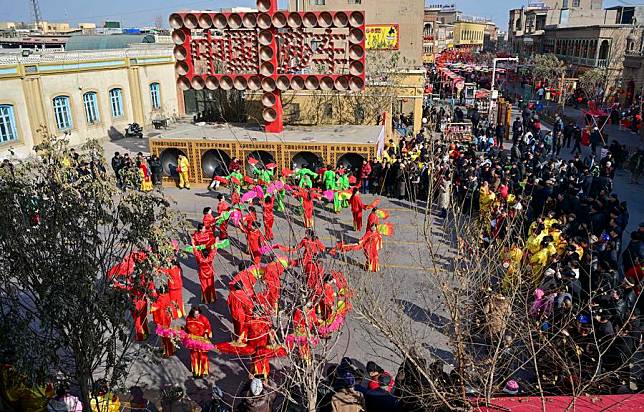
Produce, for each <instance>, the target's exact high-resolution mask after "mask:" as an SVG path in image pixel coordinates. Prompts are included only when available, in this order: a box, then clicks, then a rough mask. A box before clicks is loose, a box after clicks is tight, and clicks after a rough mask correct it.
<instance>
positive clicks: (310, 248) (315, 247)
mask: <svg viewBox="0 0 644 412" xmlns="http://www.w3.org/2000/svg"><path fill="white" fill-rule="evenodd" d="M299 249H304V250H303V253H302V261H303V262H304V263H306V262H307V261H309V260H311V259H313V258H314V257H316V256H318V255H320V254H322V253H323V252H324V251H325V250H326V247H325V246H324V243H322V241H320V239H319V238H318V237H317V236H316V235H315V232H313V230H312V229H307V230H306V232H305V234H304V238H303V239H302V240H301V241H300V243H298V244H297V246H296V247H295V249H294V250H293V251H297V250H299Z"/></svg>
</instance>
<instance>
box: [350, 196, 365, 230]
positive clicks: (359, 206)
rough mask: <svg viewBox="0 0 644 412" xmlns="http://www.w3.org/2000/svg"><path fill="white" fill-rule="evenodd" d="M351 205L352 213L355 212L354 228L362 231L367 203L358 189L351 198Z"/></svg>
mask: <svg viewBox="0 0 644 412" xmlns="http://www.w3.org/2000/svg"><path fill="white" fill-rule="evenodd" d="M349 205H351V214H353V230H357V231H360V230H362V211H363V210H365V205H364V203H362V199H360V196H359V195H358V191H357V190H356V191H355V192H354V193H353V195H352V196H351V198H349Z"/></svg>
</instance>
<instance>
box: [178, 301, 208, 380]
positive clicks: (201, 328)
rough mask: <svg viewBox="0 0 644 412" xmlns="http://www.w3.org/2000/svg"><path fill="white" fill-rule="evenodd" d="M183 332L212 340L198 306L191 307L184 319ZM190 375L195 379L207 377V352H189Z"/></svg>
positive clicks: (206, 320)
mask: <svg viewBox="0 0 644 412" xmlns="http://www.w3.org/2000/svg"><path fill="white" fill-rule="evenodd" d="M184 329H185V331H186V332H188V333H189V334H190V335H193V336H194V337H196V338H203V339H210V338H212V328H211V327H210V321H209V320H208V318H207V317H205V316H204V315H202V314H201V311H200V309H199V307H198V306H193V307H192V309H190V313H189V314H188V317H187V318H186V326H185V327H184ZM190 363H191V365H192V375H193V376H194V377H196V378H198V377H201V376H208V372H209V370H208V352H203V351H198V350H190Z"/></svg>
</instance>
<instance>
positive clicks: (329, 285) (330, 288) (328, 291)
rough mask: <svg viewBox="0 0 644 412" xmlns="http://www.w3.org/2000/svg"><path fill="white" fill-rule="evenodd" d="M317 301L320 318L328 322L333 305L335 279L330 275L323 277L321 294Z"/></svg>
mask: <svg viewBox="0 0 644 412" xmlns="http://www.w3.org/2000/svg"><path fill="white" fill-rule="evenodd" d="M319 299H320V303H318V309H319V312H320V317H321V318H322V320H324V321H328V320H329V319H330V318H331V316H332V315H333V306H334V304H335V278H334V277H333V275H331V274H330V273H327V274H325V275H324V284H323V285H322V293H321V296H320V298H319Z"/></svg>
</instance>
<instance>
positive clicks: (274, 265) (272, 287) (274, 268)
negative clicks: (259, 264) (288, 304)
mask: <svg viewBox="0 0 644 412" xmlns="http://www.w3.org/2000/svg"><path fill="white" fill-rule="evenodd" d="M283 273H284V265H283V264H282V262H280V261H275V262H271V263H269V264H268V265H266V266H264V283H265V284H266V289H267V290H266V293H264V294H262V296H261V297H258V300H259V301H260V303H262V304H263V305H264V306H265V307H266V308H267V311H269V312H272V311H276V310H277V302H278V300H279V297H280V288H281V280H280V277H281V276H282V274H283Z"/></svg>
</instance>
